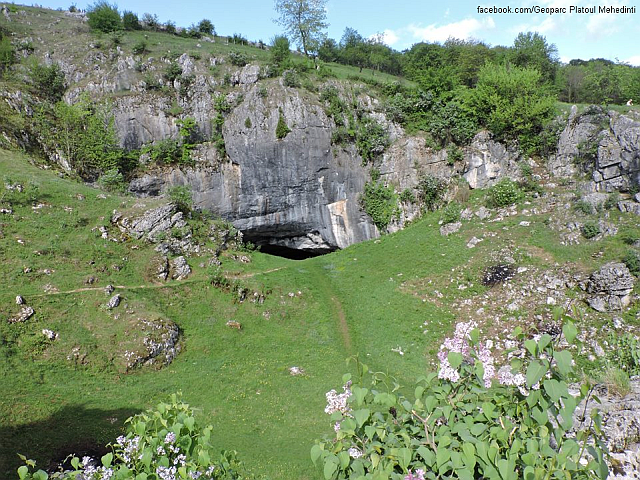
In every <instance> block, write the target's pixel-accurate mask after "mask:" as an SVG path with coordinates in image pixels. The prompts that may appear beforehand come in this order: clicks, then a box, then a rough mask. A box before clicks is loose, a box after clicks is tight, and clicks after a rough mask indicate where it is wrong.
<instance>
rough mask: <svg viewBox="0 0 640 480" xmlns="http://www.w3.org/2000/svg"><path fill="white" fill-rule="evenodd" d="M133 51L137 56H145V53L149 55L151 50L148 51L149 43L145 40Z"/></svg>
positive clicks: (132, 49) (135, 46)
mask: <svg viewBox="0 0 640 480" xmlns="http://www.w3.org/2000/svg"><path fill="white" fill-rule="evenodd" d="M131 51H132V52H133V53H134V54H135V55H144V54H145V53H148V52H149V50H147V42H146V41H145V40H140V41H139V42H138V43H136V44H135V45H134V46H133V47H132V48H131Z"/></svg>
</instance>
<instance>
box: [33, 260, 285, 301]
mask: <svg viewBox="0 0 640 480" xmlns="http://www.w3.org/2000/svg"><path fill="white" fill-rule="evenodd" d="M283 268H286V267H278V268H272V269H271V270H265V271H263V272H254V273H243V274H240V275H225V277H226V278H227V279H229V280H238V279H245V278H252V277H255V276H257V275H266V274H267V273H271V272H276V271H278V270H282V269H283ZM205 281H206V280H202V279H198V280H182V281H179V282H175V283H149V284H146V285H113V288H114V289H118V290H141V289H154V288H172V287H180V286H183V285H189V284H192V283H201V282H205ZM104 289H105V287H83V288H75V289H73V290H64V291H62V292H46V293H38V294H35V295H29V296H30V297H48V296H51V295H68V294H70V293H80V292H95V291H98V290H104Z"/></svg>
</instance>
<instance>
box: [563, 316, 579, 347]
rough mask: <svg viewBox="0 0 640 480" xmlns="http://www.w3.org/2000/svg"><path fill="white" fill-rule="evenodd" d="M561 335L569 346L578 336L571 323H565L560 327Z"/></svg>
mask: <svg viewBox="0 0 640 480" xmlns="http://www.w3.org/2000/svg"><path fill="white" fill-rule="evenodd" d="M562 334H563V335H564V338H565V339H566V340H567V342H568V343H569V344H572V343H573V341H574V340H575V338H576V335H578V329H577V328H576V326H575V325H574V324H573V323H572V322H569V321H568V322H567V323H565V324H564V325H563V326H562Z"/></svg>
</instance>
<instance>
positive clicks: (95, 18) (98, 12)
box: [87, 0, 122, 33]
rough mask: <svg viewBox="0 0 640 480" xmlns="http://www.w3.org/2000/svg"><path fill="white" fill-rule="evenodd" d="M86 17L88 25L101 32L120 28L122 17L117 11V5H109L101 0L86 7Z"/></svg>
mask: <svg viewBox="0 0 640 480" xmlns="http://www.w3.org/2000/svg"><path fill="white" fill-rule="evenodd" d="M87 17H88V23H89V26H90V27H91V28H92V29H93V30H98V31H100V32H103V33H110V32H115V31H118V30H122V19H121V18H120V13H118V7H117V5H115V4H114V5H111V4H109V3H108V2H106V1H104V0H101V1H98V2H96V3H94V4H93V5H91V6H89V8H88V9H87Z"/></svg>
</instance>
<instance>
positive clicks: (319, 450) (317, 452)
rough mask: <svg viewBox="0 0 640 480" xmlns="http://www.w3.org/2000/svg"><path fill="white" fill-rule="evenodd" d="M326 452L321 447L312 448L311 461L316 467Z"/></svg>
mask: <svg viewBox="0 0 640 480" xmlns="http://www.w3.org/2000/svg"><path fill="white" fill-rule="evenodd" d="M323 453H324V450H323V449H322V447H321V446H320V445H314V446H313V447H311V461H312V462H313V464H314V465H317V463H318V459H319V458H320V457H321V456H322V454H323Z"/></svg>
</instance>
